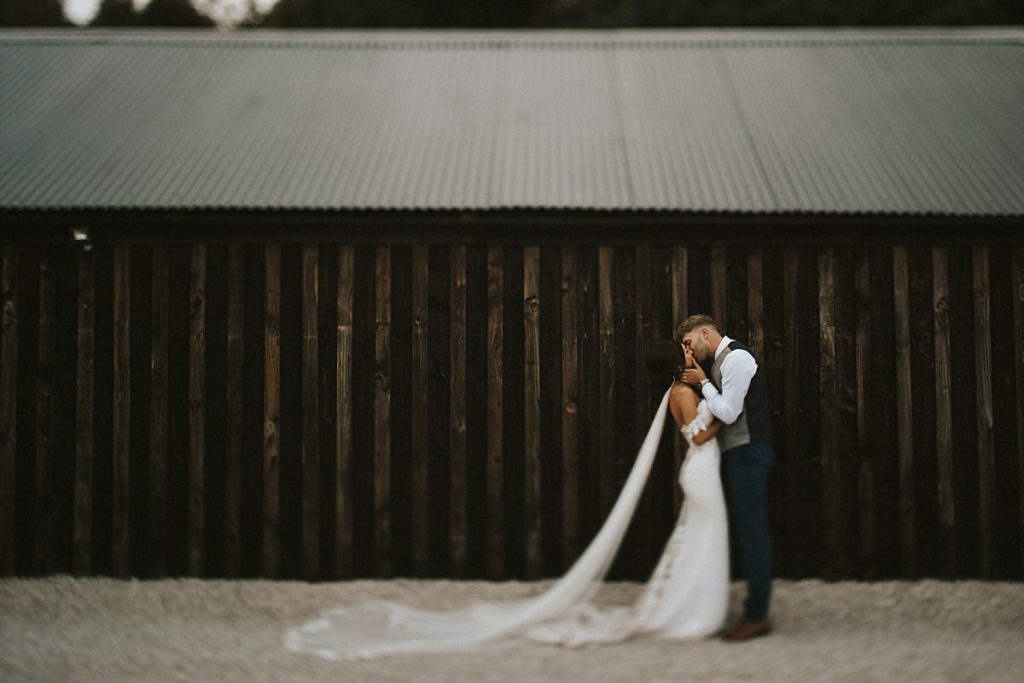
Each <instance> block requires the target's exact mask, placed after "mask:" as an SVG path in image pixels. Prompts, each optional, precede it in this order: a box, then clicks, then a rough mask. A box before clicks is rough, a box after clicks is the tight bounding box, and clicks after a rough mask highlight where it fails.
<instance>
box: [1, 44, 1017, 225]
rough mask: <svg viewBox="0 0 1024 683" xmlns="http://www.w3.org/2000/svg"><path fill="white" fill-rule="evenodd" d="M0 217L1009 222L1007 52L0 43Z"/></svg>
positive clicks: (1013, 192)
mask: <svg viewBox="0 0 1024 683" xmlns="http://www.w3.org/2000/svg"><path fill="white" fill-rule="evenodd" d="M0 85H2V87H0V208H3V209H72V208H82V209H100V208H102V209H111V208H130V209H151V208H152V209H157V208H158V209H186V210H198V209H226V208H244V209H342V210H363V209H462V210H476V209H514V208H540V209H545V208H558V209H574V208H582V209H610V210H672V211H695V212H758V213H780V212H786V213H788V212H825V213H863V214H874V213H896V214H945V215H986V216H1010V215H1012V216H1019V215H1024V126H1022V124H1021V120H1022V119H1021V112H1022V111H1024V33H1022V32H1020V31H1014V30H1007V31H973V32H972V31H962V32H957V31H943V32H939V33H922V32H913V31H908V32H886V31H879V32H851V31H835V32H830V31H789V32H771V31H758V32H749V33H748V32H741V31H724V32H699V31H690V32H685V31H610V32H599V31H586V32H437V33H431V32H379V33H377V32H303V33H298V34H292V33H287V32H267V33H252V32H248V33H243V32H237V33H234V34H222V33H198V32H177V31H156V32H148V33H147V32H141V31H134V32H128V33H120V32H114V31H102V32H93V31H83V30H70V31H66V32H62V31H54V30H49V31H36V32H33V31H25V30H21V31H2V32H0Z"/></svg>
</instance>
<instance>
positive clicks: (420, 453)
mask: <svg viewBox="0 0 1024 683" xmlns="http://www.w3.org/2000/svg"><path fill="white" fill-rule="evenodd" d="M429 257H430V250H429V247H428V246H427V245H425V244H414V245H413V247H412V544H413V548H412V563H413V571H414V572H415V573H416V575H417V576H425V575H426V574H427V573H428V572H429V571H430V557H429V526H428V520H429V515H430V505H429V500H428V497H427V494H428V493H429V490H430V479H429V476H430V471H429V468H428V463H429V448H430V442H429V437H430V432H429V425H428V423H427V420H428V419H429V411H428V408H427V406H428V403H429V393H428V386H429V374H428V371H427V369H428V358H429V356H428V353H427V333H428V330H429V325H428V319H429V317H428V311H429V305H428V301H429V299H428V296H427V295H428V293H429V291H430V267H429V263H430V258H429Z"/></svg>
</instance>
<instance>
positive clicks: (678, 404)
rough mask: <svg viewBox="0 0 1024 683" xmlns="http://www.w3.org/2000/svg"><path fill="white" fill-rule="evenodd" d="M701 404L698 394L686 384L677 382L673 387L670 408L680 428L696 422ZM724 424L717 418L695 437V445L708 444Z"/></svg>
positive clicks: (669, 399)
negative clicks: (698, 406)
mask: <svg viewBox="0 0 1024 683" xmlns="http://www.w3.org/2000/svg"><path fill="white" fill-rule="evenodd" d="M699 402H700V400H699V399H698V398H697V394H696V393H694V392H693V390H692V389H690V387H689V386H687V385H686V384H683V383H682V382H677V383H676V384H674V385H673V386H672V393H671V394H669V397H668V407H669V410H671V411H672V419H674V420H675V421H676V425H677V426H678V427H680V428H682V427H685V426H686V425H688V424H690V423H691V422H693V421H694V419H695V418H696V417H697V404H698V403H699ZM722 424H723V423H722V421H721V420H719V419H718V418H717V417H716V418H715V419H714V420H712V422H711V424H710V425H708V427H707V429H702V430H701V431H699V432H697V433H696V434H694V435H693V443H695V444H696V445H698V446H700V445H701V444H703V443H707V442H708V441H710V440H711V439H713V438H714V437H715V435H716V434H718V430H720V429H721V428H722Z"/></svg>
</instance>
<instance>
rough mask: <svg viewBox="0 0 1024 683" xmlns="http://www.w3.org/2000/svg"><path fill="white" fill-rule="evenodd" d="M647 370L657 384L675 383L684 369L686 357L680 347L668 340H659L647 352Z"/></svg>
mask: <svg viewBox="0 0 1024 683" xmlns="http://www.w3.org/2000/svg"><path fill="white" fill-rule="evenodd" d="M646 361H647V369H648V370H650V371H651V373H652V374H653V375H654V376H655V377H656V378H657V381H658V384H659V385H661V384H662V382H664V386H666V387H667V386H668V384H669V382H673V381H675V379H676V378H677V377H678V376H679V374H680V373H681V372H682V371H683V368H685V367H686V355H685V354H684V353H683V349H682V347H680V346H679V344H677V343H675V342H674V341H672V340H670V339H659V340H657V341H655V342H654V343H653V344H651V346H650V348H649V349H648V350H647V358H646Z"/></svg>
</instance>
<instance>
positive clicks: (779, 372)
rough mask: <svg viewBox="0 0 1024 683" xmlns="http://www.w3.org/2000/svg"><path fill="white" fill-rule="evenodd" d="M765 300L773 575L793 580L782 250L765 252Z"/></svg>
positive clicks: (769, 514)
mask: <svg viewBox="0 0 1024 683" xmlns="http://www.w3.org/2000/svg"><path fill="white" fill-rule="evenodd" d="M761 291H762V292H763V296H764V304H763V310H764V313H763V319H764V351H763V352H762V354H761V355H762V361H763V363H764V367H765V371H766V372H767V380H768V401H769V407H770V410H771V418H772V445H773V447H774V450H775V469H774V470H773V471H772V473H771V474H770V475H769V477H768V526H769V528H770V529H771V540H772V550H773V553H772V555H773V563H774V568H773V571H774V573H775V575H776V576H792V570H791V566H790V563H789V555H788V552H787V550H788V546H787V541H788V538H787V533H786V532H787V531H788V529H787V528H786V525H785V521H786V516H785V514H786V510H785V495H786V490H785V481H786V477H785V468H786V461H785V459H784V458H783V457H781V453H782V448H783V444H784V439H783V434H784V428H785V420H784V419H783V414H782V409H783V390H784V384H783V372H784V366H783V362H784V359H785V356H784V354H783V346H782V345H783V340H784V337H783V308H782V306H783V300H782V293H783V281H782V250H781V249H765V250H764V261H763V275H762V288H761Z"/></svg>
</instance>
